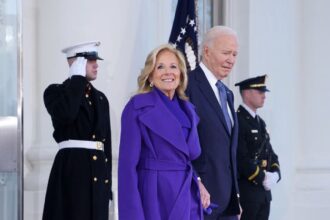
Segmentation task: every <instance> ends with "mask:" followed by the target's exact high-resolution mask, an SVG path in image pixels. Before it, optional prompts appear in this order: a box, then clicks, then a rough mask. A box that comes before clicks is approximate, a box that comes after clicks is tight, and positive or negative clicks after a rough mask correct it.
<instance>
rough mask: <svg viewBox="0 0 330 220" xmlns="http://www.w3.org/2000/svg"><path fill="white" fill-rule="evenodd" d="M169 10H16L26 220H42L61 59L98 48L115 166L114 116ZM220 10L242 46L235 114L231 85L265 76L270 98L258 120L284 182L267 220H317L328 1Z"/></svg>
mask: <svg viewBox="0 0 330 220" xmlns="http://www.w3.org/2000/svg"><path fill="white" fill-rule="evenodd" d="M169 1H170V0H158V1H154V0H136V1H127V0H124V1H115V0H112V1H107V0H95V1H87V0H71V1H65V0H58V1H50V0H43V1H36V0H33V1H23V25H24V26H23V52H24V70H23V71H24V115H25V117H24V137H25V138H24V146H25V155H26V160H25V167H26V169H25V171H26V172H25V219H28V220H29V219H33V220H34V219H40V214H41V211H42V205H43V199H44V191H45V185H46V183H47V180H48V175H49V168H50V166H51V162H52V158H53V156H54V154H55V152H56V150H57V148H56V144H55V142H54V141H53V139H52V130H53V129H52V126H51V122H50V117H49V116H48V114H47V112H46V111H45V108H44V105H43V101H42V93H43V91H44V89H45V87H46V86H47V85H48V84H50V83H54V82H58V83H59V82H62V81H63V80H64V79H65V78H66V73H67V71H68V68H67V65H66V60H65V56H64V54H61V53H60V50H61V49H62V48H63V47H66V46H68V45H70V44H73V43H76V42H79V41H86V40H100V41H101V42H102V45H101V48H100V55H101V56H102V57H103V58H104V59H105V60H104V61H103V62H100V67H99V77H98V80H97V81H95V83H93V84H94V85H95V86H96V87H97V88H99V89H100V90H101V91H103V92H104V93H105V94H106V95H107V97H108V98H109V101H110V105H111V120H112V122H111V125H112V131H113V153H114V159H115V160H114V165H116V158H117V155H118V142H119V133H120V115H121V111H122V108H123V106H124V104H125V103H126V102H127V100H128V98H129V97H130V95H131V94H133V93H134V91H135V90H136V78H137V75H138V74H139V71H140V69H141V68H142V67H143V64H144V60H145V57H146V55H147V53H148V52H149V51H150V50H151V49H152V48H154V47H155V46H157V45H158V44H160V43H164V42H166V41H167V39H168V36H169V33H170V28H171V22H172V19H173V18H172V16H173V14H172V12H171V9H172V4H170V3H169ZM171 2H172V1H171ZM227 4H229V5H227V6H228V10H229V15H228V18H227V20H226V21H227V22H228V24H229V25H230V26H232V27H233V28H234V29H236V30H237V31H238V34H239V38H240V53H239V58H238V62H237V65H236V67H235V70H234V72H233V73H232V74H231V76H230V78H229V80H228V84H229V85H230V87H231V88H232V89H233V91H235V95H236V106H237V105H238V104H239V103H240V98H239V93H238V90H237V88H235V87H234V86H233V85H234V83H235V82H237V81H240V80H242V79H245V78H247V77H250V76H255V75H260V74H265V73H267V74H268V75H269V78H268V83H267V84H268V86H269V88H270V90H271V92H270V93H267V100H266V104H265V107H264V108H263V109H261V111H260V112H259V113H260V115H261V116H262V117H263V118H264V119H265V121H266V122H267V125H268V129H269V130H270V133H271V142H272V144H273V147H274V149H275V151H276V152H277V153H278V155H279V159H280V163H281V167H282V181H281V182H280V183H279V184H278V185H277V186H276V188H275V189H274V190H273V199H274V200H273V203H272V211H271V220H291V219H301V220H307V219H322V218H323V219H324V217H325V216H326V211H327V209H329V208H330V202H329V201H328V200H327V198H328V197H329V192H330V189H329V186H330V175H329V174H330V166H329V165H330V163H329V162H328V161H329V160H328V154H329V153H330V150H329V148H328V144H327V139H326V137H327V133H326V132H327V125H328V124H329V119H328V118H327V117H326V111H327V109H329V105H330V104H329V102H327V100H329V96H330V93H329V92H328V91H327V87H328V86H327V85H328V80H329V78H330V77H329V76H328V74H327V72H328V66H327V63H328V55H327V53H328V51H329V49H330V43H329V40H328V39H330V38H329V37H330V36H329V35H330V29H329V27H328V26H329V25H328V24H327V21H329V20H330V15H329V13H328V9H329V8H330V2H329V1H327V0H315V1H309V0H290V1H288V0H277V1H270V0H267V1H265V0H244V1H240V0H228V1H227ZM114 173H116V167H115V168H114ZM114 183H115V184H116V177H114ZM114 190H116V186H115V188H114Z"/></svg>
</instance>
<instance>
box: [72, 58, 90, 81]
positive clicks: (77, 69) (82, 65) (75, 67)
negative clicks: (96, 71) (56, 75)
mask: <svg viewBox="0 0 330 220" xmlns="http://www.w3.org/2000/svg"><path fill="white" fill-rule="evenodd" d="M86 64H87V59H86V58H85V57H77V59H76V60H75V61H73V63H72V64H71V66H70V69H69V77H71V76H73V75H80V76H84V77H85V76H86Z"/></svg>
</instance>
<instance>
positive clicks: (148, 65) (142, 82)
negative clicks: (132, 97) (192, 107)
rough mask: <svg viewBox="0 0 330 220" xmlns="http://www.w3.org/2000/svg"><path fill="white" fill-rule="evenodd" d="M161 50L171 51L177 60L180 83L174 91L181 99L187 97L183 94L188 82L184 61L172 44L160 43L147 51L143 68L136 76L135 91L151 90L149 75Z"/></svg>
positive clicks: (145, 91) (144, 91)
mask: <svg viewBox="0 0 330 220" xmlns="http://www.w3.org/2000/svg"><path fill="white" fill-rule="evenodd" d="M163 51H169V52H171V53H173V54H174V55H175V56H176V58H177V59H178V61H179V70H180V72H181V75H180V83H179V86H178V87H177V88H176V90H175V91H176V93H177V95H178V96H179V98H181V99H183V100H187V99H188V98H187V96H186V94H185V90H186V88H187V84H188V76H187V67H186V61H185V58H184V56H183V54H182V53H181V52H180V51H179V50H178V49H176V48H175V47H174V46H173V45H172V44H163V45H160V46H159V47H157V48H155V49H153V50H152V51H151V52H150V53H149V55H148V56H147V59H146V61H145V64H144V68H143V69H142V71H141V73H140V75H139V77H138V86H139V89H138V92H137V93H147V92H150V91H151V90H152V87H151V86H150V82H149V77H150V75H151V74H152V73H153V71H154V69H155V66H156V60H157V57H158V55H159V54H160V53H161V52H163Z"/></svg>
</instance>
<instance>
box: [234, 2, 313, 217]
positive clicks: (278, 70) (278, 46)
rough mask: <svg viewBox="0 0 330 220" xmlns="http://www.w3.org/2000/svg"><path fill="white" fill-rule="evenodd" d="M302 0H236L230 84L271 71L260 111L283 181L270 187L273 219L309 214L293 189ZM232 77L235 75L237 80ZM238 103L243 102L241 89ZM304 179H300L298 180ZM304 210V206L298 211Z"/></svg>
mask: <svg viewBox="0 0 330 220" xmlns="http://www.w3.org/2000/svg"><path fill="white" fill-rule="evenodd" d="M300 9H301V8H300V2H299V1H296V0H293V1H285V0H280V1H262V0H253V1H252V0H250V1H244V3H241V1H233V13H234V15H233V16H232V26H233V27H234V28H236V29H237V30H238V34H239V39H240V52H239V57H238V61H237V66H236V69H235V73H234V74H235V75H233V76H232V78H231V79H232V81H234V82H231V84H232V85H233V84H234V83H235V82H238V81H241V80H243V79H246V78H248V77H253V76H257V75H262V74H267V75H268V76H269V77H268V79H267V87H269V88H270V90H271V92H270V93H267V94H266V96H267V99H266V102H265V106H264V107H263V108H262V109H260V111H259V114H260V115H261V117H263V118H264V119H265V121H266V123H267V128H268V130H269V132H270V136H271V143H272V145H273V148H274V150H275V152H276V153H277V154H278V156H279V160H280V164H281V171H282V180H281V182H280V183H279V184H277V185H276V187H275V188H274V189H273V190H272V193H273V201H272V207H271V215H270V219H276V220H282V219H283V220H286V219H307V218H304V217H303V216H300V215H298V216H297V213H299V212H298V210H297V209H295V207H296V206H295V202H296V198H297V197H295V188H296V187H297V185H296V179H295V177H296V175H297V167H298V158H297V156H296V155H297V154H298V153H299V151H300V147H301V141H300V140H301V133H300V127H301V126H303V125H304V123H302V122H301V120H299V118H300V117H301V111H300V109H301V107H302V106H301V102H300V101H299V91H300V89H301V86H300V82H301V80H300V79H301V73H300V72H299V70H300V65H301V63H300V57H301V54H300V53H299V52H300V51H299V48H300V47H301V46H303V45H301V44H300V41H299V39H300V33H299V13H300ZM233 79H234V80H233ZM232 88H233V89H234V90H235V91H236V93H235V95H236V100H237V101H238V102H236V104H237V105H238V104H239V103H240V98H238V97H239V96H240V95H239V92H238V88H234V87H232ZM300 184H301V183H300ZM299 211H301V210H299Z"/></svg>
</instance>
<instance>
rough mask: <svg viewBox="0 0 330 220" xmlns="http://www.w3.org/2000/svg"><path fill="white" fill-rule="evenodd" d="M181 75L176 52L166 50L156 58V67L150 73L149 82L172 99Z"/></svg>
mask: <svg viewBox="0 0 330 220" xmlns="http://www.w3.org/2000/svg"><path fill="white" fill-rule="evenodd" d="M180 76H181V72H180V69H179V60H178V58H177V57H176V56H175V54H174V53H172V52H170V51H168V50H164V51H162V52H160V53H159V54H158V56H157V58H156V65H155V69H154V70H153V71H152V73H151V74H150V77H149V82H150V83H152V84H153V85H154V86H155V87H156V88H158V89H159V90H160V91H162V92H163V93H164V94H165V95H166V96H168V97H169V98H170V99H172V98H173V96H174V94H175V90H176V88H177V87H178V86H179V84H180Z"/></svg>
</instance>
